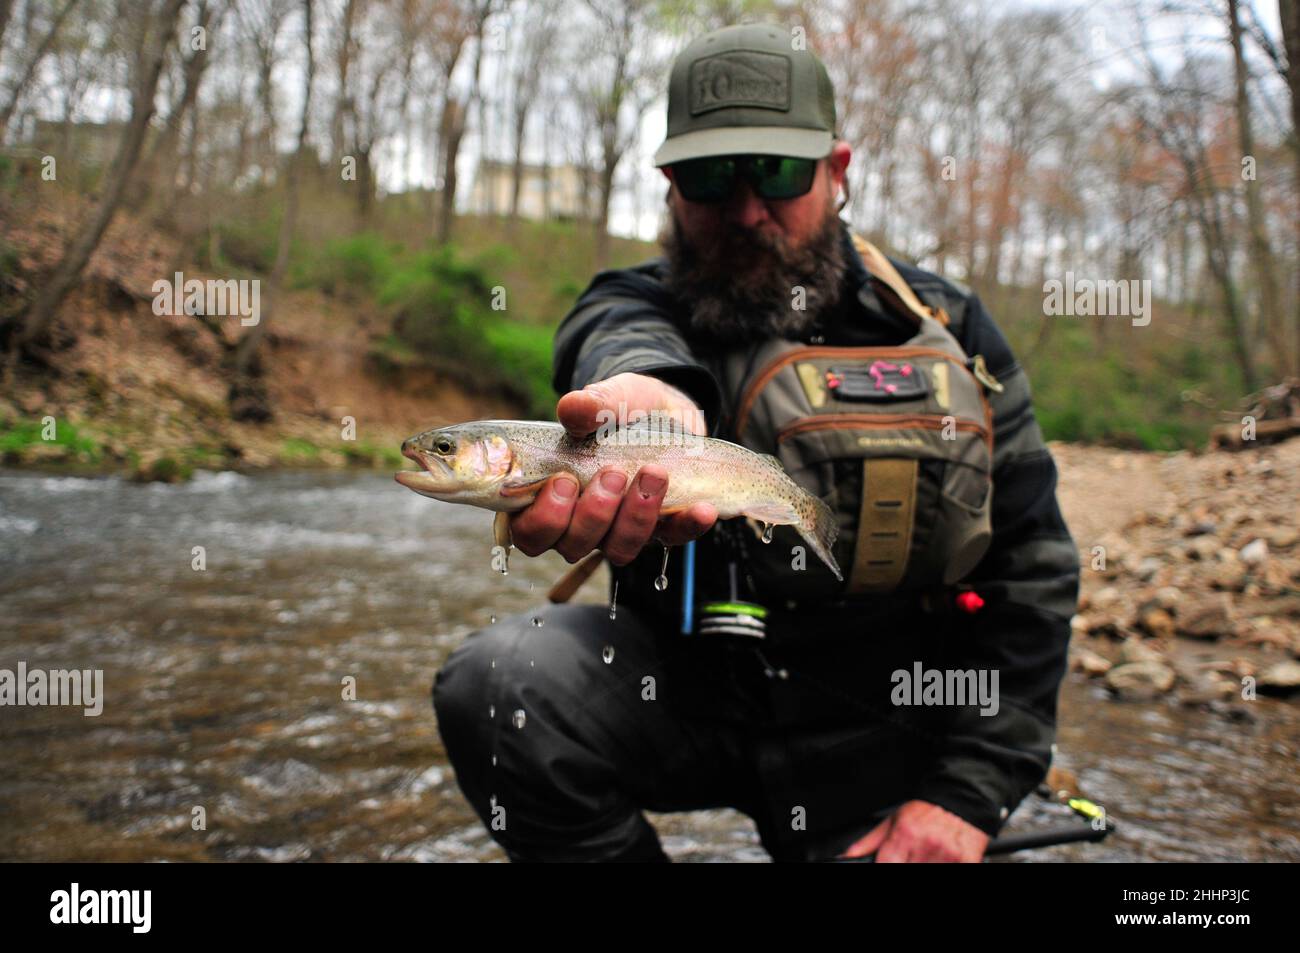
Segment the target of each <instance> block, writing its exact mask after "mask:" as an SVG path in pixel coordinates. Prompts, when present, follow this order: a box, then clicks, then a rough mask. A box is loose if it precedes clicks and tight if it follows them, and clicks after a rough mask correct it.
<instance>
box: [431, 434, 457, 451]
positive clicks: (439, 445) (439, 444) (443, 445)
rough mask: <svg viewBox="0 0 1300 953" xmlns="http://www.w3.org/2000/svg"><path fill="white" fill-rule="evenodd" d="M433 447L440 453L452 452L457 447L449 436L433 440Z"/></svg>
mask: <svg viewBox="0 0 1300 953" xmlns="http://www.w3.org/2000/svg"><path fill="white" fill-rule="evenodd" d="M433 449H434V450H436V451H438V453H451V452H452V451H453V450H455V449H456V445H455V444H454V443H452V442H451V438H449V437H439V438H438V439H436V440H435V441H434V442H433Z"/></svg>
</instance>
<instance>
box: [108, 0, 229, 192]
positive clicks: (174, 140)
mask: <svg viewBox="0 0 1300 953" xmlns="http://www.w3.org/2000/svg"><path fill="white" fill-rule="evenodd" d="M221 12H222V11H214V10H213V8H212V7H210V6H209V5H208V3H207V0H200V3H199V8H198V17H197V21H196V23H195V25H196V26H197V27H199V28H200V29H202V30H203V31H204V32H211V30H212V29H213V27H214V26H215V24H216V21H218V20H220V18H221ZM214 13H215V16H214ZM207 67H208V54H207V51H206V50H191V51H190V55H189V57H188V58H187V59H186V60H185V65H184V67H183V68H182V71H181V72H182V75H183V76H184V82H183V84H182V86H181V95H180V98H179V99H178V100H177V101H176V102H175V103H173V104H172V106H171V109H170V111H169V112H168V114H167V125H166V127H165V128H164V129H163V131H162V135H160V136H159V137H158V138H157V140H156V141H155V142H154V145H153V148H151V149H150V150H149V153H148V155H146V156H145V158H144V161H143V162H141V164H140V173H139V175H137V176H136V180H135V188H134V189H133V190H132V191H134V192H136V193H138V194H135V195H132V196H131V197H129V198H128V199H127V204H128V205H131V206H134V205H137V204H139V203H141V202H143V201H144V197H145V194H146V193H147V190H148V189H149V187H150V186H151V185H152V184H153V183H152V179H153V178H154V176H155V174H156V172H157V170H158V169H160V168H161V169H166V170H168V171H167V175H168V186H169V187H168V189H167V193H166V194H167V196H168V197H169V199H170V200H171V201H174V200H175V196H176V192H177V187H176V156H177V152H178V146H179V143H180V137H181V127H182V126H184V124H185V120H186V119H187V118H188V116H189V113H190V110H191V109H194V108H195V103H196V102H197V101H198V98H199V85H200V84H201V83H202V81H203V73H204V71H205V70H206V69H207ZM167 204H170V202H168V203H167Z"/></svg>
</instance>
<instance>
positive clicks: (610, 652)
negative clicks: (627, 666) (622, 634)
mask: <svg viewBox="0 0 1300 953" xmlns="http://www.w3.org/2000/svg"><path fill="white" fill-rule="evenodd" d="M600 657H601V658H603V659H604V660H605V664H606V665H609V664H610V663H612V662H613V661H614V646H612V645H607V646H605V651H603V652H601V653H600Z"/></svg>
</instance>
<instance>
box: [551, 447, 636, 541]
mask: <svg viewBox="0 0 1300 953" xmlns="http://www.w3.org/2000/svg"><path fill="white" fill-rule="evenodd" d="M626 488H627V474H625V473H623V472H622V471H621V470H612V469H611V470H602V471H601V472H600V473H598V474H596V478H595V479H594V480H592V481H591V483H589V484H588V485H587V488H586V489H585V490H583V491H582V495H581V496H580V497H578V504H577V506H575V507H574V508H573V518H572V519H571V520H570V522H569V528H568V530H567V531H566V532H565V533H564V535H563V536H562V537H560V541H559V542H558V543H556V544H555V550H556V552H558V553H559V554H560V555H561V556H563V557H564V558H565V559H567V560H568V561H569V562H571V563H574V562H577V561H578V560H579V559H581V558H582V557H583V556H585V555H587V554H588V553H589V552H591V551H592V550H593V549H595V548H596V547H597V546H598V545H599V544H600V541H601V540H602V539H604V537H605V534H606V533H608V532H609V528H610V526H611V525H612V524H613V522H614V517H615V516H616V515H617V514H618V504H619V501H620V500H622V498H623V491H624V490H625V489H626Z"/></svg>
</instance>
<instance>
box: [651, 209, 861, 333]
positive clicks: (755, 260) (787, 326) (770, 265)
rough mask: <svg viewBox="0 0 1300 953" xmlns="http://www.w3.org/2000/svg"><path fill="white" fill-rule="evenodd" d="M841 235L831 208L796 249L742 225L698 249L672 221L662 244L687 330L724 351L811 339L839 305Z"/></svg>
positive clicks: (728, 228)
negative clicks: (777, 340) (824, 317)
mask: <svg viewBox="0 0 1300 953" xmlns="http://www.w3.org/2000/svg"><path fill="white" fill-rule="evenodd" d="M842 229H843V224H842V223H841V222H840V219H839V216H838V215H837V214H836V212H835V210H834V208H830V209H828V210H827V214H826V218H825V220H824V221H823V222H822V224H821V226H820V227H819V228H818V230H817V232H816V233H815V234H813V235H812V236H811V237H810V238H809V239H808V241H806V242H805V243H804V244H802V245H801V246H799V247H798V248H792V247H791V246H790V243H789V242H788V241H787V240H786V239H785V237H784V236H783V235H781V234H779V233H769V232H763V231H759V230H757V229H752V228H746V227H743V226H739V225H732V226H724V227H723V228H722V229H720V230H719V232H718V233H717V234H715V235H710V236H708V237H707V238H706V239H705V240H704V241H698V242H695V241H690V240H688V239H687V237H686V235H685V234H684V233H683V231H682V228H681V225H679V224H678V222H677V218H676V216H674V215H672V214H670V215H669V225H668V226H667V227H666V228H665V229H664V231H663V232H662V233H661V234H660V236H659V243H660V245H661V246H662V247H663V250H664V254H665V256H666V257H667V259H668V278H667V287H668V291H669V292H670V293H671V294H672V295H673V296H674V297H675V298H676V299H677V302H678V303H679V305H680V308H681V311H680V313H681V314H682V315H683V318H684V320H685V321H686V322H687V323H686V326H685V327H684V328H683V330H684V331H685V332H686V333H687V334H688V335H689V336H690V337H691V338H693V339H695V340H696V341H699V342H701V343H706V344H708V345H711V346H714V347H718V348H721V349H726V348H730V347H735V346H737V345H745V344H752V343H754V342H756V341H764V340H768V339H771V338H786V339H789V340H794V339H798V338H802V337H806V336H807V335H808V334H809V333H810V332H811V331H812V329H813V328H815V327H816V326H817V325H818V321H819V319H820V317H821V316H822V315H823V314H824V313H825V312H826V311H827V310H828V309H830V308H832V307H834V305H835V304H836V302H837V301H838V300H839V296H840V287H841V285H842V284H843V281H844V274H845V272H846V270H847V268H848V266H847V263H846V262H845V260H844V248H843V245H842ZM800 289H802V291H800Z"/></svg>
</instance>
